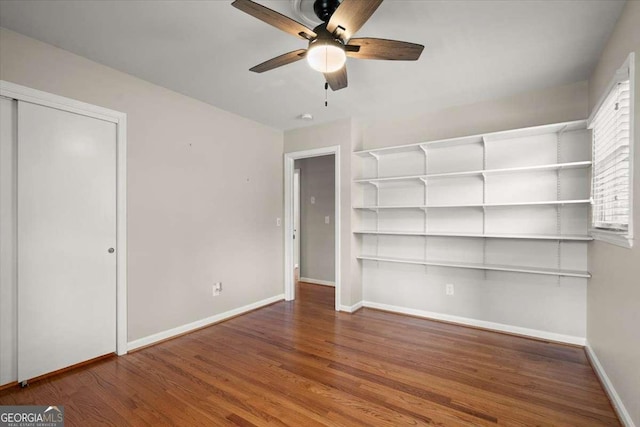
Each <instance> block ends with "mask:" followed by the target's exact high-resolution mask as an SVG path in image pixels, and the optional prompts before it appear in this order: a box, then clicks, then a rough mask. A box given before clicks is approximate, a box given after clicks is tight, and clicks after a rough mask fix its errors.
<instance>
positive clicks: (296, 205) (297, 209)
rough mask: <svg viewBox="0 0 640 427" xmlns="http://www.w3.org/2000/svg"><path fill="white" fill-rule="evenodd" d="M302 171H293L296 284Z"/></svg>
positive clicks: (298, 264) (298, 258)
mask: <svg viewBox="0 0 640 427" xmlns="http://www.w3.org/2000/svg"><path fill="white" fill-rule="evenodd" d="M300 234H301V229H300V169H299V168H298V169H295V170H294V171H293V239H294V242H293V268H294V282H295V284H296V285H297V284H298V280H300V270H301V267H300Z"/></svg>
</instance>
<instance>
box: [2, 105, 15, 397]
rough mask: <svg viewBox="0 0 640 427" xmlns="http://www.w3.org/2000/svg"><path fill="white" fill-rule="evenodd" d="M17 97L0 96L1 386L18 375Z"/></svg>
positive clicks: (12, 380)
mask: <svg viewBox="0 0 640 427" xmlns="http://www.w3.org/2000/svg"><path fill="white" fill-rule="evenodd" d="M16 105H17V103H16V101H14V100H13V99H8V98H2V97H0V386H1V385H4V384H7V383H11V382H15V381H16V380H17V379H18V362H17V359H18V358H17V308H16V301H17V297H16V292H17V290H16V236H15V233H16V229H15V224H16V215H15V212H16V203H15V194H16V191H15V182H16V179H15V172H16V171H15V149H16V131H17V129H16Z"/></svg>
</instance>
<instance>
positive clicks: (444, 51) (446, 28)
mask: <svg viewBox="0 0 640 427" xmlns="http://www.w3.org/2000/svg"><path fill="white" fill-rule="evenodd" d="M259 2H260V3H261V4H263V5H265V6H267V7H270V8H272V9H275V10H277V11H279V12H280V13H283V14H286V15H288V16H293V7H292V1H291V0H280V1H273V0H271V1H266V0H260V1H259ZM623 5H624V1H616V0H604V1H597V0H586V1H581V0H569V1H552V0H546V1H543V0H538V1H517V0H512V1H479V0H475V1H474V0H469V1H449V0H448V1H426V0H424V1H420V0H414V1H404V0H386V1H385V2H384V3H383V4H382V5H381V6H380V8H379V9H378V10H377V12H376V13H375V14H374V15H373V17H372V18H371V19H370V21H369V22H367V23H366V24H365V25H364V27H363V28H362V29H361V30H360V31H359V32H358V33H357V36H360V37H380V38H390V39H398V40H404V41H410V42H415V43H420V44H424V45H425V50H424V52H423V54H422V58H421V59H420V60H419V61H417V62H393V61H370V60H369V61H368V60H355V59H352V58H350V59H349V60H348V62H347V65H348V74H349V87H348V88H346V89H343V90H341V91H338V92H331V91H329V107H328V108H325V107H324V88H323V85H324V79H323V77H322V75H321V74H319V73H317V72H315V71H313V70H311V69H310V68H309V67H308V65H307V64H306V62H305V61H299V62H297V63H295V64H291V65H288V66H285V67H282V68H279V69H276V70H273V71H269V72H267V73H264V74H255V73H251V72H249V71H248V70H249V68H250V67H252V66H254V65H256V64H258V63H260V62H263V61H265V60H267V59H269V58H271V57H274V56H277V55H279V54H282V53H285V52H288V51H291V50H295V49H299V48H304V47H306V44H305V42H304V41H302V40H299V39H296V38H294V37H292V36H290V35H287V34H285V33H283V32H281V31H279V30H277V29H275V28H273V27H270V26H269V25H267V24H264V23H263V22H260V21H258V20H257V19H255V18H252V17H251V16H249V15H246V14H244V13H242V12H240V11H239V10H237V9H235V8H233V7H232V6H231V1H230V0H229V1H226V0H213V1H149V0H143V1H119V0H116V1H111V0H102V1H66V0H59V1H49V0H44V1H38V0H31V1H5V0H2V2H1V3H0V26H3V27H5V28H9V29H11V30H14V31H17V32H19V33H22V34H25V35H27V36H30V37H33V38H36V39H39V40H42V41H44V42H47V43H50V44H53V45H55V46H58V47H61V48H63V49H66V50H69V51H71V52H74V53H76V54H79V55H82V56H84V57H87V58H90V59H92V60H94V61H97V62H100V63H102V64H105V65H108V66H110V67H113V68H116V69H119V70H121V71H124V72H126V73H129V74H132V75H134V76H137V77H140V78H142V79H145V80H148V81H150V82H153V83H156V84H158V85H161V86H164V87H166V88H169V89H173V90H175V91H177V92H180V93H183V94H185V95H188V96H191V97H193V98H197V99H199V100H202V101H205V102H207V103H209V104H212V105H215V106H217V107H220V108H222V109H225V110H227V111H231V112H234V113H237V114H239V115H242V116H245V117H248V118H250V119H253V120H256V121H258V122H262V123H265V124H267V125H270V126H272V127H276V128H280V129H290V128H294V127H300V126H306V125H309V124H315V123H321V122H326V121H330V120H335V119H338V118H344V117H349V116H353V117H362V118H365V117H379V116H383V115H384V116H390V115H401V114H408V115H412V114H416V113H417V112H419V111H433V110H440V109H443V108H447V107H451V106H454V105H462V104H468V103H473V102H478V101H481V100H486V99H493V98H499V97H503V96H508V95H512V94H516V93H522V92H526V91H530V90H536V89H541V88H547V87H553V86H558V85H563V84H568V83H573V82H577V81H581V80H585V79H587V78H589V76H590V74H591V71H592V70H593V68H594V67H595V64H596V61H597V59H598V57H599V55H600V52H601V51H602V49H603V47H604V44H605V43H606V41H607V39H608V37H609V35H610V33H611V31H612V30H613V27H614V25H615V22H616V21H617V19H618V16H619V15H620V12H621V10H622V7H623ZM298 20H301V18H298ZM301 113H311V114H313V115H314V117H315V119H314V121H313V122H308V121H302V120H300V119H298V118H297V117H298V116H299V115H300V114H301Z"/></svg>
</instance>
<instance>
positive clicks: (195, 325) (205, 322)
mask: <svg viewBox="0 0 640 427" xmlns="http://www.w3.org/2000/svg"><path fill="white" fill-rule="evenodd" d="M282 300H284V294H280V295H276V296H274V297H271V298H267V299H263V300H262V301H256V302H254V303H252V304H248V305H245V306H242V307H238V308H234V309H233V310H229V311H225V312H224V313H220V314H216V315H214V316H211V317H207V318H206V319H201V320H197V321H195V322H192V323H188V324H186V325H182V326H178V327H177V328H173V329H169V330H166V331H163V332H158V333H157V334H153V335H149V336H146V337H144V338H140V339H137V340H135V341H130V342H129V343H128V344H127V350H128V351H132V350H135V349H137V348H140V347H145V346H148V345H150V344H153V343H156V342H158V341H162V340H166V339H167V338H171V337H175V336H176V335H180V334H184V333H185V332H190V331H193V330H195V329H199V328H202V327H204V326H209V325H213V324H214V323H218V322H221V321H223V320H226V319H229V318H230V317H234V316H238V315H239V314H244V313H246V312H248V311H251V310H255V309H256V308H260V307H264V306H265V305H269V304H273V303H274V302H278V301H282Z"/></svg>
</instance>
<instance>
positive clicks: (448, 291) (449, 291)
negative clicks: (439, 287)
mask: <svg viewBox="0 0 640 427" xmlns="http://www.w3.org/2000/svg"><path fill="white" fill-rule="evenodd" d="M444 292H445V293H446V294H447V295H449V296H453V295H454V293H455V290H454V289H453V283H447V284H446V285H444Z"/></svg>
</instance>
